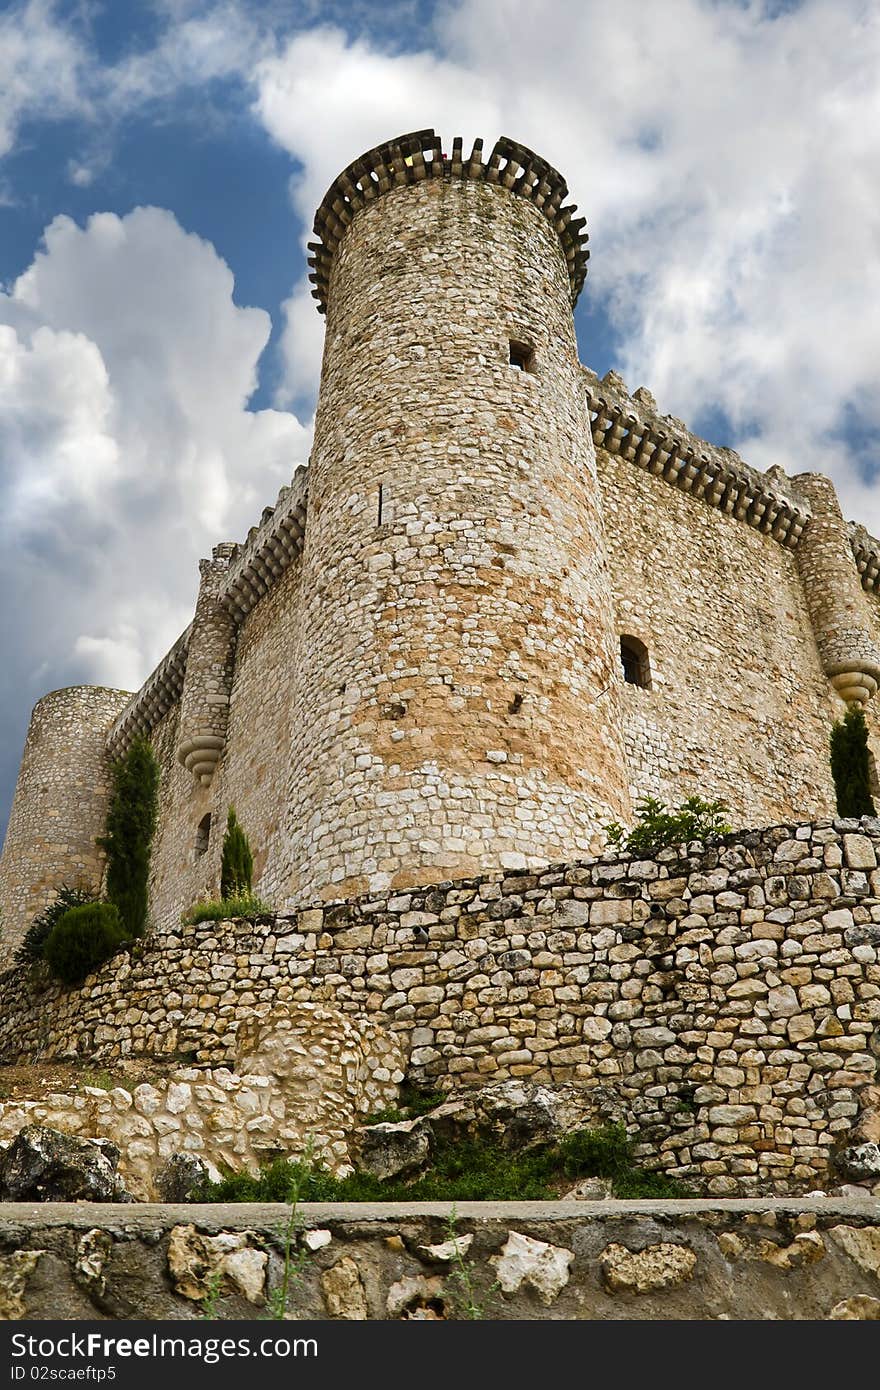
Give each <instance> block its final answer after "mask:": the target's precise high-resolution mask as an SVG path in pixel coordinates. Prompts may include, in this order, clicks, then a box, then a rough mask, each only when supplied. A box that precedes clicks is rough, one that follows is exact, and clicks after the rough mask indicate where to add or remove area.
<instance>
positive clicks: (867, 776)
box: [831, 705, 874, 816]
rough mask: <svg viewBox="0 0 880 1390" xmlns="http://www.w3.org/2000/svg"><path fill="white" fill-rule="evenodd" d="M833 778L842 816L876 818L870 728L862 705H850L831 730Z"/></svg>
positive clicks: (838, 812) (838, 807) (838, 811)
mask: <svg viewBox="0 0 880 1390" xmlns="http://www.w3.org/2000/svg"><path fill="white" fill-rule="evenodd" d="M831 775H832V777H833V778H834V790H835V793H836V795H837V814H838V815H839V816H873V815H874V802H873V799H872V797H871V762H870V754H869V752H868V725H867V723H866V722H865V716H864V713H863V711H862V708H861V706H860V705H850V706H849V708H848V709H847V711H846V714H845V715H844V716H843V719H838V720H837V721H836V722H835V723H834V725H833V727H832V729H831Z"/></svg>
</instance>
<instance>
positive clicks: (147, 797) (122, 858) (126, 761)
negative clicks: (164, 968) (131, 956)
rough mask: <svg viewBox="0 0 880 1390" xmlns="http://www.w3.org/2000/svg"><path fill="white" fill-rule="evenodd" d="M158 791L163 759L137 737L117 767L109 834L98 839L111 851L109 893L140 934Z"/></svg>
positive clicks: (124, 922) (130, 930) (134, 932)
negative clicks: (157, 756) (159, 760)
mask: <svg viewBox="0 0 880 1390" xmlns="http://www.w3.org/2000/svg"><path fill="white" fill-rule="evenodd" d="M158 791H159V764H158V763H157V762H156V759H155V757H154V756H153V750H152V748H151V747H150V745H149V743H148V741H147V740H146V739H145V738H136V739H134V740H133V742H132V745H131V747H130V748H129V750H128V752H127V753H126V755H125V757H124V758H120V760H119V762H117V763H116V764H115V765H114V767H113V792H112V795H111V798H110V809H109V810H108V812H107V833H106V835H104V836H103V838H102V839H100V840H99V841H98V844H99V845H100V846H101V848H102V849H104V850H106V852H107V898H108V900H109V901H110V902H111V903H115V905H116V907H117V908H118V909H119V917H120V919H121V921H122V925H123V926H124V928H125V930H126V932H127V934H128V935H129V936H141V935H142V933H143V930H144V926H145V925H146V921H147V880H148V877H149V872H150V847H151V844H152V840H153V835H154V833H155V830H156V816H157V802H158Z"/></svg>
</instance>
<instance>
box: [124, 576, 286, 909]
mask: <svg viewBox="0 0 880 1390" xmlns="http://www.w3.org/2000/svg"><path fill="white" fill-rule="evenodd" d="M299 587H300V564H299V562H298V561H297V562H295V563H294V564H292V565H291V566H290V567H289V568H288V569H287V570H286V571H285V573H284V575H283V576H282V578H281V580H280V581H279V583H278V584H277V585H276V586H275V587H274V588H273V589H272V590H271V592H270V593H268V594H267V595H266V596H265V597H264V598H263V600H262V602H260V603H259V604H258V605H257V606H256V607H255V608H254V609H253V610H252V612H251V613H249V614H248V616H247V618H246V619H245V620H244V622H243V623H242V624H241V627H240V628H239V632H238V641H237V646H236V652H235V675H234V680H233V683H232V689H231V692H230V702H229V724H228V732H227V740H226V749H225V752H224V753H223V755H222V757H221V759H220V761H219V763H218V765H217V768H216V771H215V773H214V775H213V778H212V780H211V783H210V785H209V786H205V785H203V784H202V783H201V782H200V781H199V780H198V778H196V777H194V776H193V775H192V773H190V772H188V771H187V770H186V768H184V767H182V766H181V765H180V762H179V761H178V757H177V745H178V741H179V733H178V723H179V717H180V707H179V705H178V706H175V707H174V708H173V709H172V710H170V711H169V713H168V714H167V715H166V716H165V718H164V719H163V720H162V722H161V724H160V725H159V726H158V727H157V728H156V729H155V730H154V733H153V739H152V741H153V747H154V749H155V751H156V755H157V757H158V759H159V762H160V764H161V768H162V778H161V785H160V808H161V809H160V816H159V828H158V831H157V835H156V840H155V842H154V846H153V855H152V861H151V869H150V913H151V920H152V922H153V924H154V925H155V926H156V927H159V928H173V927H174V926H175V925H176V924H177V923H178V921H179V919H180V913H181V910H182V909H184V908H187V907H189V906H190V905H191V904H192V903H193V902H195V901H196V900H197V899H198V898H203V897H208V898H217V897H219V896H220V852H221V847H222V843H223V832H224V830H225V828H226V812H227V809H228V807H229V805H230V804H232V805H234V806H235V809H236V813H237V815H238V818H239V820H240V822H241V824H242V825H243V826H244V827H245V829H246V831H247V833H248V836H249V838H250V841H251V845H252V847H253V850H254V891H255V892H256V893H258V894H261V895H262V896H264V897H266V898H267V899H268V900H269V901H273V902H282V903H283V902H284V901H285V899H286V898H288V896H289V894H290V884H289V872H290V871H289V863H288V847H287V844H286V841H285V839H284V835H283V833H282V831H283V824H282V822H283V807H284V803H285V796H286V785H287V778H288V775H289V770H288V755H287V751H286V750H287V749H288V748H289V746H290V742H291V736H292V735H291V723H292V721H293V719H294V717H295V711H294V709H293V707H292V704H291V685H292V682H293V673H294V665H295V662H294V647H295V642H296V638H297V630H298V616H297V615H298V604H299ZM206 815H210V817H211V830H210V836H209V839H208V844H207V849H206V850H205V851H204V853H201V854H200V853H199V852H198V848H197V832H198V827H199V824H200V822H201V821H202V820H203V818H204V817H205V816H206Z"/></svg>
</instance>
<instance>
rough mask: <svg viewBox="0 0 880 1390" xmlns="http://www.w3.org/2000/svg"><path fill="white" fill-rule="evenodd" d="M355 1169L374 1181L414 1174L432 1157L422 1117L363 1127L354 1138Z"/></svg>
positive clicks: (429, 1138)
mask: <svg viewBox="0 0 880 1390" xmlns="http://www.w3.org/2000/svg"><path fill="white" fill-rule="evenodd" d="M357 1151H358V1168H359V1169H360V1171H361V1172H362V1173H369V1174H370V1176H371V1177H374V1178H380V1179H381V1178H394V1177H397V1176H398V1175H400V1174H403V1173H415V1172H417V1171H418V1169H419V1168H423V1167H424V1165H425V1164H426V1163H427V1161H428V1158H429V1156H430V1153H431V1131H430V1129H429V1127H428V1124H427V1123H426V1121H425V1119H424V1118H423V1117H421V1116H420V1117H419V1118H418V1119H415V1120H403V1121H401V1122H400V1123H398V1124H382V1125H366V1126H364V1128H363V1129H361V1130H359V1131H358V1135H357Z"/></svg>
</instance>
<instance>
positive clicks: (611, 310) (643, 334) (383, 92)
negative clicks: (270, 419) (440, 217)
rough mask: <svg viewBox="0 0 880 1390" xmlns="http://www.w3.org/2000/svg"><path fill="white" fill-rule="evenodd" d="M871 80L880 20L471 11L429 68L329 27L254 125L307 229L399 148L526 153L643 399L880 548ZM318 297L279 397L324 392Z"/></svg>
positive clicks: (445, 21)
mask: <svg viewBox="0 0 880 1390" xmlns="http://www.w3.org/2000/svg"><path fill="white" fill-rule="evenodd" d="M429 48H430V51H428V49H429ZM878 73H880V15H878V12H877V10H876V9H874V8H871V7H865V6H864V5H863V4H861V3H860V0H806V2H805V3H804V4H802V5H799V6H797V7H796V8H791V9H782V10H780V9H779V7H775V8H770V7H769V6H767V5H766V4H762V3H757V0H751V3H746V4H732V3H730V4H728V3H722V4H717V5H706V4H704V3H701V0H668V2H667V3H665V4H663V5H662V6H661V5H654V6H649V5H645V4H644V3H642V0H618V3H617V4H615V5H614V6H611V7H609V6H607V5H605V4H603V3H600V0H577V3H557V4H555V5H551V6H540V7H539V6H517V7H516V9H515V14H513V13H512V10H511V6H510V4H509V3H507V0H480V3H479V4H477V3H476V2H475V0H464V3H460V4H457V5H454V6H450V7H444V8H443V9H442V11H441V13H440V15H439V17H438V19H437V21H436V22H435V27H434V31H433V33H432V34H431V35H430V45H424V46H423V47H422V49H421V50H420V51H415V52H413V51H410V52H399V51H397V52H391V51H387V50H383V49H381V48H379V47H377V46H375V45H374V46H371V45H370V44H369V43H368V42H366V41H364V40H359V41H356V42H350V41H348V40H347V39H346V37H345V35H344V34H343V33H342V32H341V31H340V30H339V29H334V28H321V29H318V30H315V31H312V32H309V33H306V34H300V35H296V36H294V37H293V38H292V39H290V40H289V41H288V42H287V43H286V45H285V46H284V47H283V48H282V49H280V50H279V52H277V53H276V54H274V55H272V56H271V57H268V58H264V59H263V60H262V61H260V62H259V63H258V64H257V65H256V67H255V69H254V74H253V79H254V82H255V84H256V90H257V96H256V102H255V110H256V112H257V114H258V115H259V118H260V119H261V120H262V122H263V123H264V125H265V127H266V129H267V131H268V132H269V133H270V135H271V136H272V137H273V139H274V140H276V141H277V142H278V143H279V144H281V145H282V146H283V147H284V148H285V149H287V150H288V151H289V152H290V154H291V155H292V156H293V157H294V159H295V160H296V161H297V166H298V169H297V173H296V175H295V177H294V180H293V184H292V193H293V199H294V204H295V206H296V208H297V210H298V211H299V213H300V214H301V216H302V217H303V220H304V223H305V224H306V225H308V223H309V222H310V219H311V215H312V213H313V210H314V207H315V206H316V205H317V203H318V201H319V200H320V198H321V196H322V194H323V191H324V189H325V187H326V185H327V183H328V182H329V181H330V179H331V178H333V177H334V176H335V174H336V173H337V172H338V171H339V169H340V168H342V167H343V166H344V165H345V164H346V163H347V162H348V161H349V160H350V159H352V158H353V157H354V156H355V155H356V154H358V153H360V152H361V151H362V150H363V149H365V148H368V147H369V146H370V145H371V144H373V143H375V142H377V141H379V140H382V139H384V138H387V137H388V136H389V135H392V134H395V133H398V132H400V131H403V130H407V129H417V128H419V127H421V126H426V125H433V126H435V128H436V129H438V130H439V131H440V132H441V133H442V134H443V135H444V136H445V137H446V138H447V139H448V138H450V137H451V136H452V135H453V134H463V135H464V136H465V137H466V139H468V138H470V137H471V136H472V135H475V134H481V135H484V136H485V137H486V138H487V140H489V141H491V140H492V139H493V138H494V137H495V136H496V135H497V134H498V133H501V132H504V133H505V134H509V135H512V136H513V137H514V138H516V139H519V140H521V141H523V142H524V143H525V144H528V145H531V146H533V147H534V148H535V149H537V150H538V151H539V152H540V153H541V154H542V155H544V156H545V157H547V158H549V159H550V160H551V162H552V163H554V164H556V166H557V167H558V168H560V169H561V170H562V171H563V173H564V174H565V176H566V178H567V180H568V182H569V186H570V187H571V189H572V193H573V195H574V196H575V197H576V199H577V201H578V202H579V203H580V204H581V206H582V208H583V210H584V211H585V212H586V214H587V216H588V219H589V223H590V228H591V234H592V245H593V260H592V262H591V273H590V277H589V279H588V282H587V284H588V289H587V294H588V295H589V296H590V297H591V301H592V303H593V304H595V305H597V306H599V307H600V308H601V309H602V310H603V311H604V312H605V314H606V315H607V316H608V317H609V319H610V321H611V323H612V326H613V328H614V331H615V337H616V341H617V365H618V366H619V367H620V368H621V370H622V371H623V373H624V376H625V377H626V379H627V380H628V381H629V382H630V384H631V385H632V386H635V385H638V384H640V383H644V384H646V385H649V386H650V387H651V389H652V390H653V391H654V392H655V394H656V395H657V397H658V399H659V401H660V403H661V408H662V409H664V410H667V411H669V412H670V413H672V414H675V415H677V416H680V417H682V418H684V419H686V420H687V421H688V422H691V423H697V424H699V422H700V421H701V419H711V418H713V417H714V419H715V421H716V422H717V420H718V418H719V415H720V417H721V419H722V422H723V424H722V428H723V429H724V440H723V442H727V443H731V444H733V445H734V446H735V447H739V448H740V450H741V451H742V452H743V454H744V456H745V457H746V458H748V459H749V460H750V461H751V462H753V463H755V464H756V465H757V466H759V467H768V466H769V465H770V464H772V463H781V464H782V465H783V467H785V468H786V469H787V470H788V471H789V472H798V471H803V470H805V469H808V468H822V469H825V470H826V471H831V472H832V473H833V475H834V476H835V478H836V479H837V482H838V485H839V487H840V489H841V493H842V496H843V500H844V504H845V505H846V506H847V507H848V508H849V509H850V510H851V511H857V513H858V515H859V517H860V519H862V520H865V521H866V522H867V523H868V524H869V526H872V527H873V528H874V529H875V530H880V500H878V495H877V491H876V489H875V488H874V486H873V484H872V476H871V470H870V467H869V466H868V467H866V465H867V464H868V462H869V460H868V458H867V456H866V454H865V450H864V448H863V447H860V446H859V444H858V442H857V440H858V439H864V438H866V437H870V436H872V435H876V432H877V429H878V427H880V420H878V409H880V406H878V403H880V389H878V387H880V355H878V353H877V345H876V328H875V325H874V314H873V310H872V308H871V306H872V305H873V304H875V303H876V302H877V298H878V292H880V261H878V257H877V250H876V248H877V245H878V239H880V196H878V195H880V187H878V182H880V176H878V167H880V166H878V159H877V135H876V132H877V130H878V129H880V79H878ZM316 111H320V112H321V115H322V118H321V119H320V120H318V119H315V113H316ZM305 296H306V290H305V289H304V287H299V288H298V289H297V291H296V293H295V294H294V295H292V296H291V299H290V300H289V301H288V303H287V305H286V306H285V312H286V316H287V330H286V332H285V334H284V336H283V339H282V348H283V350H284V353H285V359H286V379H285V383H284V385H283V387H282V389H281V393H280V399H296V398H298V397H300V396H301V395H302V394H303V392H304V389H305V383H306V381H307V380H309V381H310V382H311V384H312V386H313V383H314V377H315V372H316V362H317V351H316V346H315V343H314V341H312V342H311V344H308V343H307V339H306V335H304V332H303V320H304V312H305V311H304V304H305V302H306V298H305ZM582 355H583V357H584V360H585V361H587V362H588V363H589V361H590V344H589V342H584V343H583V344H582ZM854 427H855V428H854Z"/></svg>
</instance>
